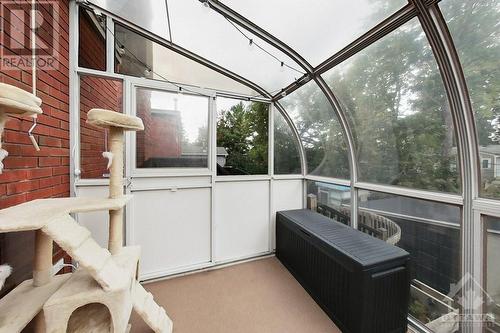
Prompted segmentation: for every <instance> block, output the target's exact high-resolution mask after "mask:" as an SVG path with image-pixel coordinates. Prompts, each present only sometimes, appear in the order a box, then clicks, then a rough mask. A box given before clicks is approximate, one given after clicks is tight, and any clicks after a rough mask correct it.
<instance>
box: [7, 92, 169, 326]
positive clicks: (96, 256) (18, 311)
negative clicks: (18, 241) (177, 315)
mask: <svg viewBox="0 0 500 333" xmlns="http://www.w3.org/2000/svg"><path fill="white" fill-rule="evenodd" d="M41 103H42V101H41V100H40V99H39V98H38V97H36V96H34V95H32V94H30V93H28V92H26V91H24V90H21V89H19V88H16V87H13V86H10V85H6V84H1V83H0V172H1V171H2V168H3V164H1V163H2V160H3V159H4V158H5V157H6V156H7V155H8V153H7V152H6V151H5V150H3V149H2V148H1V134H2V131H3V127H4V125H5V122H6V120H7V117H8V116H9V115H18V116H33V115H35V114H40V113H42V110H41V108H40V105H41ZM87 117H88V119H87V122H88V123H90V124H92V125H95V126H99V127H104V128H106V129H108V130H109V132H110V135H109V146H110V147H111V154H110V155H111V157H112V159H110V162H111V167H110V191H109V194H110V195H109V198H107V199H102V198H85V197H77V198H60V199H41V200H34V201H31V202H27V203H24V204H21V205H18V206H14V207H10V208H7V209H3V210H0V233H5V232H17V231H27V230H35V232H36V237H35V253H34V269H33V279H31V280H27V281H24V282H23V283H21V284H20V285H19V286H18V287H16V288H15V289H14V290H12V291H11V292H10V293H9V294H7V295H6V296H5V297H3V298H2V299H0V333H13V332H20V331H21V330H22V329H23V328H24V327H26V325H28V324H29V323H30V322H31V321H32V320H33V319H34V320H35V329H36V331H38V332H51V333H56V332H57V333H60V332H82V333H83V332H96V333H97V332H114V333H122V332H127V331H128V329H129V328H130V325H129V323H128V322H129V318H130V314H131V311H132V308H133V309H134V310H135V311H136V312H137V313H138V314H139V315H140V316H141V317H142V318H143V319H144V320H145V322H146V323H147V324H148V325H149V326H150V327H151V328H152V329H153V330H154V331H155V332H162V333H164V332H165V333H166V332H172V321H171V320H170V318H169V317H168V316H167V314H166V313H165V310H164V309H163V308H162V307H160V306H158V305H157V304H156V302H155V301H154V300H153V296H152V295H151V294H150V293H148V292H146V290H145V289H144V288H143V287H142V285H141V284H140V283H139V282H138V281H137V268H138V262H139V258H140V248H139V247H137V246H127V247H124V246H123V208H124V206H125V205H126V203H127V202H128V201H129V200H130V199H131V196H126V195H124V194H123V136H124V131H139V130H143V129H144V126H143V124H142V121H141V119H140V118H137V117H132V116H128V115H124V114H121V113H118V112H113V111H109V110H102V109H93V110H91V111H89V112H88V116H87ZM0 177H1V176H0ZM91 211H109V216H110V219H109V246H108V249H104V248H101V247H100V246H99V245H98V244H97V243H96V242H95V241H94V239H93V238H92V237H91V234H90V231H89V230H87V229H86V228H84V227H82V226H80V225H79V224H78V223H77V222H76V221H75V220H74V219H73V217H72V216H71V214H73V213H80V212H91ZM103 223H105V222H104V221H103ZM53 241H55V242H56V243H57V244H58V245H59V246H60V247H61V248H62V249H63V250H64V251H66V253H68V254H69V255H70V256H71V257H72V259H73V260H74V261H76V262H78V264H79V268H78V269H76V270H75V271H74V272H73V273H69V274H62V275H57V276H53V275H52V244H53ZM27 255H28V254H27Z"/></svg>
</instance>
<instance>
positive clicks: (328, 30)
mask: <svg viewBox="0 0 500 333" xmlns="http://www.w3.org/2000/svg"><path fill="white" fill-rule="evenodd" d="M221 2H222V3H224V4H226V5H228V6H229V7H231V8H232V9H234V10H235V11H237V12H238V13H240V14H242V15H243V16H245V17H246V18H248V19H249V20H251V21H253V22H255V23H256V24H257V25H259V26H260V27H262V28H264V29H266V30H267V31H268V32H270V33H272V34H273V35H275V36H276V37H277V38H279V39H281V40H282V41H283V42H285V43H287V44H288V45H290V46H291V47H292V48H293V49H294V50H296V51H297V52H298V53H299V54H301V55H302V56H303V57H304V58H305V59H306V60H307V61H308V62H309V63H310V64H311V65H313V66H316V65H319V64H320V63H321V62H322V61H324V60H326V59H327V58H328V57H330V56H331V55H332V54H334V53H336V52H338V51H340V50H341V49H342V48H344V47H345V46H346V45H347V44H349V43H350V42H352V41H353V40H354V39H355V38H357V37H359V36H360V35H362V34H363V33H365V32H366V31H368V30H369V29H370V28H372V27H373V26H374V25H375V24H377V23H379V22H380V21H382V20H383V19H385V18H386V17H388V16H389V15H390V14H392V13H394V12H395V11H396V10H398V9H400V8H401V7H403V6H404V5H406V4H407V1H405V0H390V1H379V2H377V1H371V0H350V1H331V0H316V1H311V0H294V1H289V0H273V1H267V0H252V1H243V0H222V1H221ZM306 18H314V19H311V20H309V19H307V22H306V20H305V19H306ZM312 36H314V38H312Z"/></svg>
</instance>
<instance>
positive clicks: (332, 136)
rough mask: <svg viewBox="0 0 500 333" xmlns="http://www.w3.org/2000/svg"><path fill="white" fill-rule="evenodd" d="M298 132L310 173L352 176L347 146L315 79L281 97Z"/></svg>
mask: <svg viewBox="0 0 500 333" xmlns="http://www.w3.org/2000/svg"><path fill="white" fill-rule="evenodd" d="M280 104H282V105H283V107H284V108H285V110H286V111H287V112H288V114H289V115H290V117H291V118H292V120H293V121H294V123H295V126H296V127H297V130H298V132H299V135H300V138H301V140H302V144H303V146H304V149H305V152H306V160H307V169H308V173H309V174H311V175H319V176H325V177H333V178H343V179H349V178H350V177H349V158H348V148H347V145H346V143H345V141H344V133H343V131H342V128H341V125H340V123H339V121H338V119H337V116H336V114H335V113H334V111H333V109H332V106H331V104H330V103H329V102H328V100H327V99H326V97H325V95H324V94H323V92H322V91H321V90H320V89H319V87H318V86H317V85H316V83H314V82H313V81H311V82H309V83H307V84H306V85H304V86H303V87H301V88H300V89H297V90H296V91H294V92H293V93H291V94H290V95H288V96H286V97H285V98H282V99H280Z"/></svg>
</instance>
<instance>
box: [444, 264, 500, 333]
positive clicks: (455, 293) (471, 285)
mask: <svg viewBox="0 0 500 333" xmlns="http://www.w3.org/2000/svg"><path fill="white" fill-rule="evenodd" d="M448 297H449V298H447V299H444V300H443V301H444V302H445V303H447V304H448V305H449V306H450V308H454V307H456V306H457V305H459V306H460V307H461V308H462V309H465V310H476V313H478V314H477V315H473V316H470V315H469V316H467V318H465V317H462V316H461V315H458V313H450V314H448V315H445V316H444V318H442V319H443V320H442V322H451V321H453V322H455V323H458V322H459V321H465V320H467V321H469V322H475V323H482V324H483V325H485V327H489V326H492V325H494V323H495V322H496V321H497V320H498V319H497V318H495V316H494V314H493V313H486V314H484V313H482V312H483V310H485V311H486V312H489V311H488V309H491V308H492V307H494V306H495V300H494V299H493V298H492V297H491V296H490V295H489V294H488V293H487V292H486V290H484V289H483V287H482V285H481V283H478V282H477V281H476V280H475V279H474V277H473V276H472V275H470V274H469V273H467V274H465V275H464V276H463V277H462V279H461V280H460V281H458V282H457V283H452V284H450V292H449V293H448Z"/></svg>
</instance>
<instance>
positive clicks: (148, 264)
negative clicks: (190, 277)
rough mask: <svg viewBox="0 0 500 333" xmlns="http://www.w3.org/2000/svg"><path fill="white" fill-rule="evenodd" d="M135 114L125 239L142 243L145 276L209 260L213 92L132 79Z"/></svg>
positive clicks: (194, 266)
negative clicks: (139, 123)
mask: <svg viewBox="0 0 500 333" xmlns="http://www.w3.org/2000/svg"><path fill="white" fill-rule="evenodd" d="M131 94H132V99H131V101H130V103H131V110H132V113H133V114H135V115H137V116H138V117H140V118H141V119H142V120H143V122H144V127H145V130H144V131H142V132H137V133H131V135H130V136H128V137H127V140H128V142H129V145H128V147H129V149H128V151H127V160H128V163H127V165H128V168H129V170H128V172H127V173H128V174H129V175H130V179H129V185H128V188H127V190H128V192H129V193H131V194H133V195H134V197H133V199H132V201H131V203H130V204H129V205H128V211H127V232H126V234H127V243H128V244H130V245H140V246H141V248H142V255H141V263H140V278H141V279H143V280H145V279H151V278H155V277H160V276H165V275H168V274H173V273H177V272H183V271H187V270H192V269H197V268H201V267H204V266H207V265H209V264H210V263H211V201H212V197H211V196H212V190H211V172H210V168H209V166H210V148H209V144H208V143H209V142H210V140H209V137H210V135H209V134H210V131H211V129H210V126H209V124H210V109H211V106H210V104H211V98H210V96H208V95H209V94H208V93H205V92H202V94H196V93H182V94H180V93H179V92H178V90H177V88H176V87H168V86H166V85H165V84H160V83H158V85H157V86H142V85H132V87H131Z"/></svg>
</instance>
